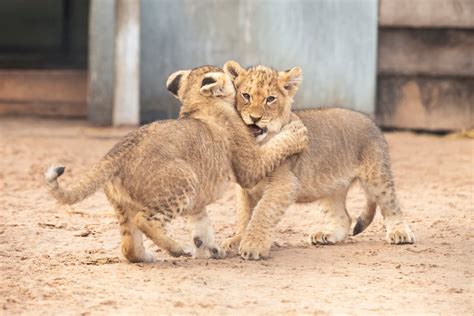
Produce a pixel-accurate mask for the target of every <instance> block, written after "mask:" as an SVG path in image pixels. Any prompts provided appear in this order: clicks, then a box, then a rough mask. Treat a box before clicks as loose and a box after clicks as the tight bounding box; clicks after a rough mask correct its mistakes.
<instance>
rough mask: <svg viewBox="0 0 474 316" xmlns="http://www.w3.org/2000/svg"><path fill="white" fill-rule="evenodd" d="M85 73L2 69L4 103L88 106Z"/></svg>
mask: <svg viewBox="0 0 474 316" xmlns="http://www.w3.org/2000/svg"><path fill="white" fill-rule="evenodd" d="M86 96H87V71H85V70H0V100H18V101H23V100H42V101H67V102H82V103H85V101H86Z"/></svg>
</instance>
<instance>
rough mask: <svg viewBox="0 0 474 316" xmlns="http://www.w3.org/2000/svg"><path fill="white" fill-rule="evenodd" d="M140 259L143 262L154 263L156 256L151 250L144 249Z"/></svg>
mask: <svg viewBox="0 0 474 316" xmlns="http://www.w3.org/2000/svg"><path fill="white" fill-rule="evenodd" d="M142 261H143V262H145V263H155V262H156V257H155V255H154V254H153V253H152V252H150V251H148V250H145V254H144V256H143V260H142Z"/></svg>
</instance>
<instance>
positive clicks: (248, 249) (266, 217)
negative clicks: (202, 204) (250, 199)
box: [239, 162, 298, 260]
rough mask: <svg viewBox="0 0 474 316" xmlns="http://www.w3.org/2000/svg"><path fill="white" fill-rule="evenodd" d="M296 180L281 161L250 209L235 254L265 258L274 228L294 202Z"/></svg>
mask: <svg viewBox="0 0 474 316" xmlns="http://www.w3.org/2000/svg"><path fill="white" fill-rule="evenodd" d="M297 191H298V179H297V177H296V176H295V175H294V174H293V173H292V172H291V171H290V167H289V163H288V162H285V163H284V164H283V165H282V166H281V167H280V168H278V169H277V170H276V171H275V172H274V173H273V174H272V175H271V176H270V179H269V180H268V185H267V187H266V188H265V192H264V194H263V197H262V199H261V200H260V201H259V202H258V204H257V206H256V207H255V209H254V210H253V214H252V217H251V219H250V222H249V224H248V226H247V228H246V229H245V231H244V233H243V235H242V241H241V242H240V247H239V252H240V255H241V256H242V258H244V259H246V260H259V259H263V258H267V257H268V255H269V253H270V248H271V245H272V242H273V233H274V230H275V226H276V225H277V224H278V222H279V221H280V219H281V217H282V216H283V214H284V213H285V211H286V210H287V209H288V207H289V206H290V205H291V204H293V203H294V202H295V200H296V195H297Z"/></svg>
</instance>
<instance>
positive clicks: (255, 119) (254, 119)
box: [250, 114, 262, 123]
mask: <svg viewBox="0 0 474 316" xmlns="http://www.w3.org/2000/svg"><path fill="white" fill-rule="evenodd" d="M261 118H262V116H261V115H258V114H250V119H251V120H252V122H254V123H257V122H258V121H260V119H261Z"/></svg>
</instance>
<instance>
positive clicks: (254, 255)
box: [239, 235, 272, 260]
mask: <svg viewBox="0 0 474 316" xmlns="http://www.w3.org/2000/svg"><path fill="white" fill-rule="evenodd" d="M271 246H272V241H271V239H268V238H254V237H252V236H251V235H250V236H249V235H247V236H244V237H243V238H242V241H241V242H240V247H239V253H240V256H241V257H242V258H244V259H245V260H260V259H266V258H268V256H269V254H270V248H271Z"/></svg>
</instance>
